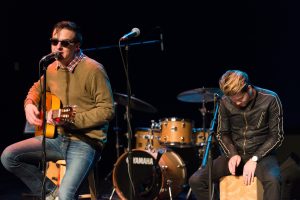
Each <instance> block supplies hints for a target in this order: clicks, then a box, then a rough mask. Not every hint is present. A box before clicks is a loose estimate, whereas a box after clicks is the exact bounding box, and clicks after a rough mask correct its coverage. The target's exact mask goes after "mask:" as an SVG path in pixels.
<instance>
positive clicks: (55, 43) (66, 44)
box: [50, 38, 75, 47]
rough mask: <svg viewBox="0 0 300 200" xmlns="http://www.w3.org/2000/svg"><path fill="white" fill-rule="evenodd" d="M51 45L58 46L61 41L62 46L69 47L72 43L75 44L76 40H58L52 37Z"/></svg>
mask: <svg viewBox="0 0 300 200" xmlns="http://www.w3.org/2000/svg"><path fill="white" fill-rule="evenodd" d="M50 42H51V45H53V46H56V45H58V43H59V42H60V44H61V46H62V47H68V46H70V45H74V43H75V41H74V40H58V39H55V38H50Z"/></svg>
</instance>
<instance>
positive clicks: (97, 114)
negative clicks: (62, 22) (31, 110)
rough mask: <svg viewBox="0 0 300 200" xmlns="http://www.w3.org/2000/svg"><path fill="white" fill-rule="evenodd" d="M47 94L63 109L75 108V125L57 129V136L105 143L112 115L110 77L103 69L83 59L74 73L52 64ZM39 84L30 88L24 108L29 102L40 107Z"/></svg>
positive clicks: (48, 76) (95, 63)
mask: <svg viewBox="0 0 300 200" xmlns="http://www.w3.org/2000/svg"><path fill="white" fill-rule="evenodd" d="M46 75H47V77H46V81H47V84H46V85H47V91H48V92H51V94H54V95H56V96H57V97H58V98H59V99H60V100H61V103H62V106H67V105H76V106H77V107H76V115H75V123H74V126H72V127H71V128H66V127H57V130H58V133H59V134H67V135H72V138H74V136H75V137H76V138H78V137H77V136H76V135H86V136H89V137H90V138H95V139H99V140H101V141H102V142H106V139H107V135H106V134H107V130H108V123H109V121H110V120H111V119H112V118H113V116H114V104H113V95H112V91H111V85H110V82H109V78H108V76H107V74H106V72H105V70H104V68H103V66H102V65H101V64H100V63H98V62H97V61H95V60H93V59H91V58H89V57H85V58H84V59H83V60H82V61H81V62H79V64H78V65H77V66H76V68H75V69H74V71H73V72H69V71H68V70H66V69H63V68H59V67H57V61H54V62H53V63H51V64H50V65H49V66H48V68H47V73H46ZM43 78H44V77H43V76H42V77H41V81H37V82H35V83H34V84H33V86H32V87H31V88H30V90H29V92H28V95H27V97H26V99H25V102H24V106H25V105H26V104H28V103H34V104H35V105H39V102H40V97H41V87H40V86H41V85H40V83H42V84H43Z"/></svg>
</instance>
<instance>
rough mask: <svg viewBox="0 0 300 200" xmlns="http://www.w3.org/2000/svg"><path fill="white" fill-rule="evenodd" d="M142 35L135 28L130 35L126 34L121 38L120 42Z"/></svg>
mask: <svg viewBox="0 0 300 200" xmlns="http://www.w3.org/2000/svg"><path fill="white" fill-rule="evenodd" d="M140 33H141V31H140V29H138V28H133V29H132V30H131V32H130V33H127V34H125V35H124V36H123V37H121V39H120V40H121V41H124V40H128V39H130V38H132V37H137V36H139V35H140Z"/></svg>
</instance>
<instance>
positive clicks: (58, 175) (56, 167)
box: [46, 160, 97, 200]
mask: <svg viewBox="0 0 300 200" xmlns="http://www.w3.org/2000/svg"><path fill="white" fill-rule="evenodd" d="M65 172H66V161H65V160H58V161H56V162H55V163H54V162H48V169H47V173H46V175H47V177H48V178H50V180H52V181H53V182H54V183H55V184H56V185H57V186H58V187H59V185H60V183H61V180H62V178H63V176H64V175H65ZM95 173H97V164H96V165H95V167H94V168H93V169H91V170H90V172H89V175H88V177H87V178H88V183H89V190H90V194H80V195H79V199H87V198H89V199H91V200H96V199H97V187H96V185H97V183H96V181H97V180H95ZM96 179H97V178H96Z"/></svg>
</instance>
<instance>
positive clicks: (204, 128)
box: [185, 98, 207, 200]
mask: <svg viewBox="0 0 300 200" xmlns="http://www.w3.org/2000/svg"><path fill="white" fill-rule="evenodd" d="M199 111H200V112H201V115H202V128H203V141H204V145H203V146H202V145H200V146H201V147H200V148H199V150H198V152H199V154H198V156H199V158H201V157H202V155H203V154H204V148H205V146H206V145H205V144H206V139H207V138H206V136H205V134H206V113H207V109H206V107H205V101H204V98H203V100H202V107H201V108H200V109H199ZM200 168H201V166H200V167H199V168H198V169H200ZM191 193H192V189H191V188H190V189H189V191H188V193H187V195H186V196H185V199H186V200H187V199H189V197H190V195H191Z"/></svg>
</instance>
